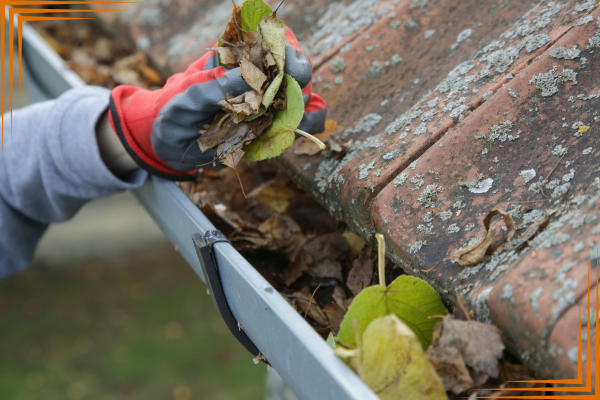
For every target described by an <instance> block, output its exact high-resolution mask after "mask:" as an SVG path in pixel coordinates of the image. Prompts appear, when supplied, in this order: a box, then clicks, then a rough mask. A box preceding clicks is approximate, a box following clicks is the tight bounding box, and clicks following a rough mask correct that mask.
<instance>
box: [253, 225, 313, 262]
mask: <svg viewBox="0 0 600 400" xmlns="http://www.w3.org/2000/svg"><path fill="white" fill-rule="evenodd" d="M258 230H259V231H260V232H261V233H262V234H263V235H264V236H265V238H266V239H267V240H269V247H268V249H269V250H281V251H282V252H283V253H285V254H286V255H287V256H288V258H289V259H290V261H294V260H295V259H296V256H297V255H298V253H299V252H300V249H301V248H302V246H303V245H304V243H305V242H306V238H305V237H304V234H303V233H302V229H300V226H298V224H297V223H296V222H295V221H294V220H293V219H291V218H290V217H288V216H287V215H275V216H273V217H271V218H269V219H267V220H266V221H265V222H263V223H262V224H261V225H260V226H259V227H258Z"/></svg>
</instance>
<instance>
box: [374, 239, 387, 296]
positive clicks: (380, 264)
mask: <svg viewBox="0 0 600 400" xmlns="http://www.w3.org/2000/svg"><path fill="white" fill-rule="evenodd" d="M375 238H376V239H377V271H378V274H379V284H380V285H381V286H382V287H383V288H385V287H386V286H385V240H384V239H383V235H382V234H381V233H377V234H375Z"/></svg>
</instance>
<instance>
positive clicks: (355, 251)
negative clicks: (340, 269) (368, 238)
mask: <svg viewBox="0 0 600 400" xmlns="http://www.w3.org/2000/svg"><path fill="white" fill-rule="evenodd" d="M342 236H343V237H344V238H345V239H346V242H348V246H349V247H350V248H349V250H348V258H349V259H350V260H353V259H354V258H356V257H358V255H359V254H360V252H361V251H362V249H363V247H365V244H366V243H365V241H364V240H362V238H361V237H360V236H358V235H357V234H356V233H354V232H352V231H351V230H350V229H346V230H345V231H344V233H342Z"/></svg>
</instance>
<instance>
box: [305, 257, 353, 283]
mask: <svg viewBox="0 0 600 400" xmlns="http://www.w3.org/2000/svg"><path fill="white" fill-rule="evenodd" d="M308 272H309V274H310V275H312V276H316V277H319V278H335V279H337V280H339V281H340V282H342V281H343V280H344V278H343V277H342V264H340V262H339V261H335V260H331V259H329V258H324V259H322V260H320V261H317V262H315V265H314V266H313V267H312V268H310V269H309V271H308Z"/></svg>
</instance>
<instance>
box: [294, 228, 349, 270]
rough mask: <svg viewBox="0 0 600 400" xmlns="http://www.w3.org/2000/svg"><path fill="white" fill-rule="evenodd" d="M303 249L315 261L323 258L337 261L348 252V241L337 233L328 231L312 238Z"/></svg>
mask: <svg viewBox="0 0 600 400" xmlns="http://www.w3.org/2000/svg"><path fill="white" fill-rule="evenodd" d="M304 249H305V250H306V251H307V252H308V253H309V254H310V255H311V256H312V257H313V259H314V260H315V263H317V262H319V261H321V260H324V259H325V258H329V259H330V260H336V261H338V260H341V259H342V258H343V257H344V256H345V255H346V253H347V252H348V243H347V242H346V239H345V238H344V237H343V236H342V235H340V234H339V233H329V234H326V235H321V236H319V237H316V238H314V239H312V240H311V241H310V242H308V243H307V244H306V246H305V248H304Z"/></svg>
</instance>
